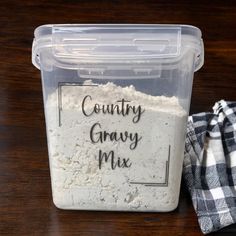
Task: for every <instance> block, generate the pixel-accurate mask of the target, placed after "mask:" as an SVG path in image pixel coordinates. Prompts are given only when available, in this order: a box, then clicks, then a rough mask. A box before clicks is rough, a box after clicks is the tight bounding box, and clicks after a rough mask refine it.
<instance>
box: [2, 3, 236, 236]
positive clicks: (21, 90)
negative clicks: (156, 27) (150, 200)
mask: <svg viewBox="0 0 236 236" xmlns="http://www.w3.org/2000/svg"><path fill="white" fill-rule="evenodd" d="M46 23H182V24H192V25H195V26H197V27H199V28H200V29H201V30H202V33H203V38H204V43H205V64H204V67H203V68H202V69H201V70H200V71H199V72H197V73H196V74H195V79H194V86H193V94H192V103H191V113H195V112H200V111H207V110H210V109H211V107H212V106H213V104H214V103H215V102H216V101H217V100H220V99H225V100H236V78H235V75H236V3H235V2H234V1H201V0H199V1H172V2H171V1H167V0H163V1H158V0H154V1H137V0H136V1H132V0H129V1H102V0H101V1H89V0H87V1H76V0H68V1H66V0H64V1H63V0H57V1H48V0H45V1H25V0H21V1H18V0H15V1H9V0H8V1H7V0H2V1H1V4H0V24H1V28H0V235H40V236H41V235H80V236H82V235H88V236H92V235H99V236H100V235H101V236H105V235H109V236H110V235H137V236H139V235H140V236H141V235H145V236H148V235H188V236H193V235H202V234H201V232H200V229H199V226H198V223H197V217H196V214H195V212H194V210H193V207H192V204H191V200H190V197H189V195H188V193H187V191H186V190H185V188H184V185H182V190H181V196H180V203H179V207H178V208H177V209H176V210H175V211H174V212H171V213H124V212H89V211H87V212H86V211H64V210H58V209H57V208H56V207H55V206H54V205H53V203H52V198H51V189H50V176H49V169H48V156H47V146H46V136H45V122H44V114H43V100H42V90H41V80H40V71H38V70H37V69H36V68H34V67H33V66H32V64H31V45H32V39H33V31H34V29H35V28H36V27H37V26H39V25H41V24H46ZM235 233H236V225H233V226H230V227H227V228H225V229H224V230H221V231H220V232H218V233H215V234H214V235H235Z"/></svg>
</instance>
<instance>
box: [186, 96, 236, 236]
mask: <svg viewBox="0 0 236 236" xmlns="http://www.w3.org/2000/svg"><path fill="white" fill-rule="evenodd" d="M183 177H184V181H185V183H186V185H187V187H188V189H189V192H190V195H191V197H192V202H193V206H194V209H195V211H196V213H197V216H198V221H199V225H200V228H201V230H202V232H203V233H204V234H207V233H210V232H213V231H217V230H219V229H221V228H223V227H225V226H228V225H230V224H234V223H236V102H226V101H224V100H221V101H219V102H217V103H216V104H215V105H214V107H213V112H212V113H199V114H195V115H192V116H190V117H189V120H188V126H187V136H186V144H185V155H184V166H183Z"/></svg>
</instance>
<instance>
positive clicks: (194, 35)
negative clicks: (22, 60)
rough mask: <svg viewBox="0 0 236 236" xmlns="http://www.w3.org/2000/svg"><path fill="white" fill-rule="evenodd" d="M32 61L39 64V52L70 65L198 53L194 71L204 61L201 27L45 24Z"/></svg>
mask: <svg viewBox="0 0 236 236" xmlns="http://www.w3.org/2000/svg"><path fill="white" fill-rule="evenodd" d="M34 35H35V38H34V42H33V48H32V62H33V64H34V65H35V66H36V67H37V68H40V52H41V51H42V50H50V51H51V53H52V55H53V58H54V59H55V60H58V61H60V63H62V64H64V65H65V66H64V67H66V64H69V65H70V66H69V68H72V67H73V65H75V64H78V63H89V64H95V63H97V64H98V63H100V64H101V63H102V64H104V63H105V64H109V63H113V64H114V63H115V64H133V63H135V64H143V63H146V64H147V63H154V62H155V61H156V60H166V59H170V60H171V59H172V60H173V58H176V57H179V56H181V53H183V51H184V50H183V49H184V48H191V49H193V50H194V54H195V71H196V70H198V69H199V68H200V67H201V66H202V65H203V61H204V49H203V42H202V38H201V36H202V35H201V31H200V30H199V29H198V28H196V27H194V26H189V25H157V24H148V25H146V24H135V25H131V24H96V25H90V24H67V25H43V26H40V27H38V28H37V29H36V30H35V32H34Z"/></svg>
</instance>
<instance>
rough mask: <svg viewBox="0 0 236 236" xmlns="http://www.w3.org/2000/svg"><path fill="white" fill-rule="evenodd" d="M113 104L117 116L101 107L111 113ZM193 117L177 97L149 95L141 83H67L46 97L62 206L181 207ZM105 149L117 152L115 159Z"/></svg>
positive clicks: (55, 178) (55, 180)
mask: <svg viewBox="0 0 236 236" xmlns="http://www.w3.org/2000/svg"><path fill="white" fill-rule="evenodd" d="M88 95H89V96H88ZM122 99H123V102H122ZM83 101H84V103H83ZM95 104H97V105H95ZM111 104H113V108H114V110H113V114H110V113H109V112H107V110H106V109H105V110H106V114H104V113H103V112H102V111H100V112H98V111H99V109H101V108H109V111H110V112H111V109H112V106H111ZM83 105H84V106H83ZM104 105H105V106H104ZM122 106H123V110H121V109H122ZM94 107H95V112H93V111H94ZM127 108H128V110H129V112H128V114H127ZM117 111H118V113H120V114H117ZM96 112H97V113H96ZM86 115H87V116H86ZM186 115H187V114H186V112H185V111H184V110H183V108H182V107H181V106H180V105H179V103H178V100H177V98H176V97H171V98H170V97H164V96H156V97H155V96H151V95H147V94H144V93H142V92H139V91H136V90H135V88H134V87H133V86H129V87H120V86H116V85H115V84H113V83H107V84H104V85H97V84H94V83H92V82H91V81H86V82H85V83H84V84H83V86H81V85H79V84H60V86H59V88H58V90H56V91H55V92H53V93H51V94H50V95H49V96H48V98H47V100H46V118H47V135H48V147H49V157H50V169H51V178H52V189H53V200H54V203H55V204H56V205H57V206H58V207H59V208H65V209H93V210H128V211H169V210H172V209H174V208H175V207H176V206H177V204H178V196H179V186H180V179H181V171H182V160H183V147H184V135H185V123H186ZM92 127H94V128H92ZM104 132H106V139H105V140H104ZM120 135H123V136H122V137H123V141H122V137H120ZM114 139H116V140H117V139H119V140H118V141H116V140H114ZM92 141H94V142H95V143H93V142H92ZM111 151H112V153H110V152H111ZM99 153H100V155H101V156H100V159H99ZM104 153H105V154H107V155H108V154H109V153H110V156H108V157H107V160H105V159H106V158H105V156H103V158H102V154H104ZM112 154H114V160H113V161H114V163H113V166H112V158H111V156H112ZM124 159H125V161H124ZM118 160H120V163H119V165H116V164H117V161H118ZM112 167H113V168H112Z"/></svg>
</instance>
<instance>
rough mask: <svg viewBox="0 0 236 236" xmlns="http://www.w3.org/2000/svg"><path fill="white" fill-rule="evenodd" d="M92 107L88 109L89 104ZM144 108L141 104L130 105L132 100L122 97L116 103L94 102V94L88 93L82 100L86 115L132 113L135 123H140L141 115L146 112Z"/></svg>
mask: <svg viewBox="0 0 236 236" xmlns="http://www.w3.org/2000/svg"><path fill="white" fill-rule="evenodd" d="M91 103H92V108H91V109H90V110H89V111H88V109H87V105H90V106H91ZM144 111H145V110H144V109H142V107H141V105H138V106H134V105H130V101H128V100H125V99H124V98H122V99H121V100H118V101H116V104H113V103H112V104H106V105H105V104H98V103H94V104H93V99H92V96H90V95H86V96H85V97H84V99H83V101H82V112H83V114H84V115H85V116H87V117H89V116H92V115H93V114H110V115H114V114H117V115H122V116H124V117H125V116H128V115H130V114H132V115H133V119H132V121H133V123H138V122H139V120H140V118H141V115H142V114H143V113H144Z"/></svg>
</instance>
